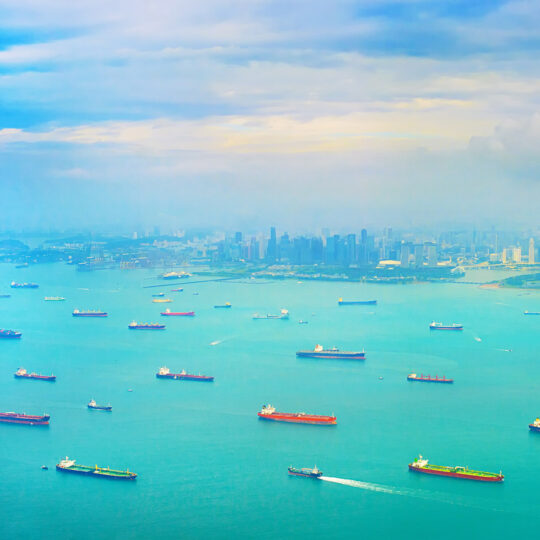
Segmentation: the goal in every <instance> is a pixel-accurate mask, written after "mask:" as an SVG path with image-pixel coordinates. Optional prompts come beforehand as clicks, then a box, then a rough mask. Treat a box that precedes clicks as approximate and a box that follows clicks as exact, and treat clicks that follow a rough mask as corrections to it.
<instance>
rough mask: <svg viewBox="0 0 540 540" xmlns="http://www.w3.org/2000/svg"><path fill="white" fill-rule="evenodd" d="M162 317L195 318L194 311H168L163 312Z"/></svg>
mask: <svg viewBox="0 0 540 540" xmlns="http://www.w3.org/2000/svg"><path fill="white" fill-rule="evenodd" d="M161 315H163V317H195V312H194V311H171V310H170V309H166V310H165V311H162V312H161Z"/></svg>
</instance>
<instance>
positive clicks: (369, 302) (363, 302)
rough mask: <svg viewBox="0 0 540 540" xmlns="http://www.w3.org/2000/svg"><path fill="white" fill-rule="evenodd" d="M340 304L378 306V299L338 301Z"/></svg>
mask: <svg viewBox="0 0 540 540" xmlns="http://www.w3.org/2000/svg"><path fill="white" fill-rule="evenodd" d="M338 305H340V306H376V305H377V300H365V301H358V302H344V301H341V302H338Z"/></svg>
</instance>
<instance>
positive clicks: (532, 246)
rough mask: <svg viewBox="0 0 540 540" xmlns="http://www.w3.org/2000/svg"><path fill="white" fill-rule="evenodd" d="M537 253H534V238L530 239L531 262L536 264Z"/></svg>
mask: <svg viewBox="0 0 540 540" xmlns="http://www.w3.org/2000/svg"><path fill="white" fill-rule="evenodd" d="M534 255H535V253H534V238H531V239H530V240H529V264H535V263H536V259H535V256H534Z"/></svg>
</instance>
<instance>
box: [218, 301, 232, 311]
mask: <svg viewBox="0 0 540 540" xmlns="http://www.w3.org/2000/svg"><path fill="white" fill-rule="evenodd" d="M214 307H215V308H216V309H218V308H224V309H227V308H230V307H232V304H231V303H230V302H225V303H224V304H217V305H215V306H214Z"/></svg>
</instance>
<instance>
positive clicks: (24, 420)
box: [0, 412, 51, 426]
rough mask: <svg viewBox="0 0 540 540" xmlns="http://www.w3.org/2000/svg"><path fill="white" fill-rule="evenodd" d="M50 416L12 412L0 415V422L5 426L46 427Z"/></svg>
mask: <svg viewBox="0 0 540 540" xmlns="http://www.w3.org/2000/svg"><path fill="white" fill-rule="evenodd" d="M50 418H51V417H50V415H48V414H44V415H43V416H34V415H31V414H19V413H14V412H3V413H0V422H5V423H7V424H27V425H30V426H48V425H49V419H50Z"/></svg>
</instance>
